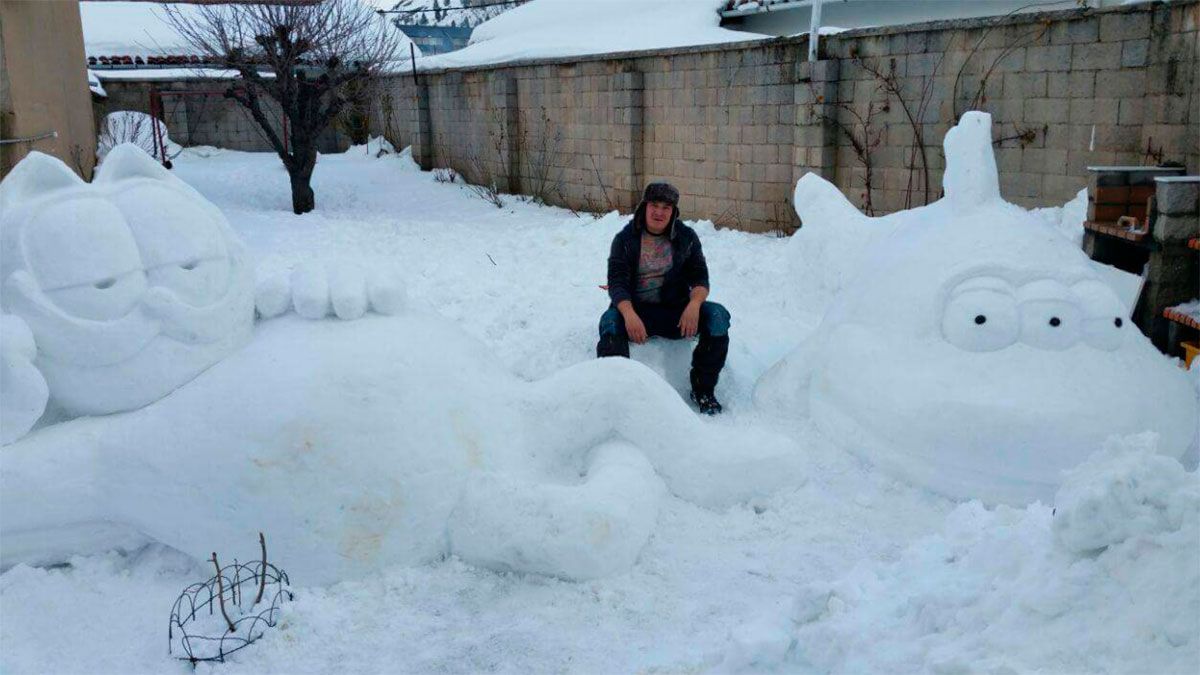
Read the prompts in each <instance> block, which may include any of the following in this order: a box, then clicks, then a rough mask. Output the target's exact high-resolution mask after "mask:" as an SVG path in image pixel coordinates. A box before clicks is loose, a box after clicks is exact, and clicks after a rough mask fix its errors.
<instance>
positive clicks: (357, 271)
mask: <svg viewBox="0 0 1200 675" xmlns="http://www.w3.org/2000/svg"><path fill="white" fill-rule="evenodd" d="M254 304H255V308H256V309H257V311H258V316H259V317H260V318H263V319H270V318H274V317H277V316H279V315H281V314H284V313H285V312H287V311H288V310H289V309H292V310H295V312H296V314H299V315H300V316H302V317H304V318H306V319H314V320H316V319H324V318H326V317H328V316H330V315H333V316H336V317H337V318H339V319H343V320H347V321H351V320H354V319H359V318H361V317H362V316H363V315H364V314H366V313H367V311H368V310H371V311H374V312H375V313H376V314H385V315H393V314H398V313H400V312H401V311H403V310H404V307H405V305H406V304H407V297H406V292H405V288H404V283H403V282H402V281H401V280H400V279H399V278H397V277H396V276H394V275H392V274H388V273H386V272H380V271H378V270H375V271H368V270H365V269H364V268H363V267H361V266H359V265H354V264H350V263H328V264H326V263H320V262H308V263H303V264H301V265H298V266H297V267H296V268H295V269H294V270H292V272H291V274H290V275H285V274H281V275H277V276H272V277H266V278H263V279H260V280H259V282H258V286H257V288H256V290H255V296H254Z"/></svg>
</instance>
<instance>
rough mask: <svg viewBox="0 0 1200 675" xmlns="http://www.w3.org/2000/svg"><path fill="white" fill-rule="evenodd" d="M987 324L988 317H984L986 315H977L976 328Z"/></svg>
mask: <svg viewBox="0 0 1200 675" xmlns="http://www.w3.org/2000/svg"><path fill="white" fill-rule="evenodd" d="M985 323H987V317H986V316H984V315H982V314H976V315H975V325H976V326H982V325H983V324H985Z"/></svg>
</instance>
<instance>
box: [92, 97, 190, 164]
mask: <svg viewBox="0 0 1200 675" xmlns="http://www.w3.org/2000/svg"><path fill="white" fill-rule="evenodd" d="M156 127H157V129H156ZM156 135H157V138H156V137H155V136H156ZM122 143H132V144H133V145H136V146H137V147H138V148H140V149H141V150H142V152H144V153H146V154H147V155H150V156H151V157H153V158H155V159H157V160H159V161H160V162H161V161H162V160H164V159H171V158H173V157H175V156H177V155H178V154H179V153H180V152H181V151H182V150H183V147H182V146H180V145H179V144H178V143H175V142H174V141H172V140H171V137H170V136H169V135H168V134H167V125H165V124H163V123H162V122H161V121H159V120H158V119H157V118H154V117H151V116H150V115H147V114H146V113H142V112H137V111H134V110H118V111H117V112H111V113H109V114H107V115H105V116H104V122H102V123H101V125H100V136H99V138H97V139H96V159H97V160H99V161H100V162H103V161H104V158H105V157H107V156H108V153H109V151H110V150H112V149H113V148H115V147H117V146H118V145H121V144H122ZM164 153H165V155H166V156H165V157H163V154H164Z"/></svg>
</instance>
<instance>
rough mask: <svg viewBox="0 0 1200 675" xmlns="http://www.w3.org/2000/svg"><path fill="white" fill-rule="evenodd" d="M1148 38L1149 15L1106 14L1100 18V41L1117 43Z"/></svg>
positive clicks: (1145, 13) (1146, 13) (1140, 13)
mask: <svg viewBox="0 0 1200 675" xmlns="http://www.w3.org/2000/svg"><path fill="white" fill-rule="evenodd" d="M1148 37H1150V13H1149V12H1137V13H1129V14H1116V13H1113V14H1106V15H1104V16H1102V17H1100V40H1101V41H1102V42H1119V41H1121V40H1137V39H1142V38H1148Z"/></svg>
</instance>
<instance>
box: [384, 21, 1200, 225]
mask: <svg viewBox="0 0 1200 675" xmlns="http://www.w3.org/2000/svg"><path fill="white" fill-rule="evenodd" d="M1198 30H1200V3H1198V2H1196V1H1194V0H1192V1H1184V2H1174V3H1168V4H1162V3H1145V4H1139V5H1128V6H1123V7H1115V8H1108V9H1102V10H1092V9H1078V10H1068V11H1057V12H1047V13H1040V14H1021V15H1016V16H1011V17H993V18H989V19H969V20H959V21H943V22H935V23H929V24H922V25H910V26H900V27H894V28H885V29H863V30H856V31H850V32H846V33H842V34H839V35H836V36H829V37H824V38H822V45H821V57H822V59H821V60H820V61H818V62H815V63H809V62H807V60H806V57H807V51H808V45H807V39H806V38H804V37H801V38H785V39H777V40H771V41H769V42H762V41H755V42H747V43H738V44H728V45H714V46H708V47H693V48H683V49H671V50H659V51H651V52H637V53H627V54H614V55H598V56H593V57H586V58H574V59H555V60H544V61H530V62H521V63H514V64H506V65H503V66H496V67H477V68H469V69H458V70H441V71H426V72H422V73H420V74H419V75H418V83H414V82H413V78H412V76H411V75H404V76H395V77H393V78H390V80H389V81H387V82H385V83H384V85H383V86H384V88H385V90H386V91H387V92H388V93H389V94H390V95H391V98H392V101H393V106H392V114H391V116H390V118H389V119H390V123H391V127H392V128H393V129H394V130H395V133H396V134H397V135H398V138H397V139H395V140H397V141H398V142H400V143H401V144H402V145H407V144H412V145H413V146H414V155H415V157H417V159H418V161H419V162H421V163H422V165H423V166H425V167H426V168H432V167H433V166H449V167H453V168H455V169H457V170H459V171H460V172H461V173H463V174H465V175H466V176H467V177H468V178H470V179H471V180H473V181H475V182H491V181H495V182H496V183H497V185H498V186H500V187H501V189H502V190H503V189H504V187H503V186H505V185H508V186H509V187H510V188H511V189H512V190H513V191H518V192H523V193H526V194H530V193H532V192H542V193H544V194H541V195H539V196H542V197H543V198H545V199H546V200H547V201H549V202H551V203H556V204H561V205H565V206H569V207H571V208H577V209H588V210H606V209H608V208H610V207H613V206H615V207H619V208H622V209H628V208H630V207H631V206H632V204H633V203H635V202H636V198H637V194H638V192H639V190H640V188H641V186H642V185H644V184H645V183H646V182H648V181H650V180H654V179H665V180H669V181H671V182H673V183H675V184H676V185H678V186H679V188H680V191H681V193H682V195H683V200H682V204H681V207H682V209H683V211H684V212H685V214H686V215H687V216H688V217H692V218H708V219H712V220H713V221H715V222H716V223H717V224H719V225H724V226H730V227H736V228H739V229H743V230H748V231H767V230H790V229H791V228H792V227H794V226H795V225H796V224H797V223H796V221H795V216H794V214H793V213H792V209H791V205H790V196H791V189H792V186H793V185H794V184H795V181H796V180H797V179H798V178H799V177H800V176H801V175H803V174H804V173H805V172H808V171H814V172H817V173H820V174H821V175H824V176H825V177H827V178H829V179H830V180H832V181H834V182H835V183H836V184H837V185H838V186H839V187H841V188H842V189H843V191H844V192H845V193H846V194H847V196H849V197H850V198H851V200H852V201H854V202H855V203H857V204H859V205H860V206H861V205H863V203H864V202H865V193H866V185H865V183H866V175H867V170H866V167H865V166H864V165H863V161H862V158H861V157H860V153H857V152H855V151H854V149H853V146H852V143H851V142H850V140H849V138H848V136H847V134H846V130H847V129H850V130H851V131H853V128H854V126H855V124H856V123H857V120H856V118H855V116H854V115H855V113H858V114H860V115H861V114H864V113H865V111H866V109H867V106H868V105H869V104H870V103H871V102H872V101H874V102H875V103H876V107H877V110H876V114H875V116H874V117H873V118H872V126H871V134H870V138H871V139H872V140H873V141H874V145H873V147H872V149H871V152H870V162H871V188H872V189H871V197H872V204H873V207H874V210H875V211H876V213H886V212H890V211H893V210H896V209H900V208H905V207H907V206H913V205H918V204H923V203H925V200H926V199H927V198H931V199H936V198H937V197H938V195H939V194H940V191H941V174H942V171H943V169H944V158H943V157H942V150H941V143H942V139H943V137H944V135H945V132H946V130H947V129H949V127H950V126H951V125H952V124H953V122H954V120H955V118H956V115H957V114H961V112H963V111H965V110H967V109H969V108H970V107H971V106H972V105H974V107H977V108H980V109H983V110H986V111H988V112H990V113H992V115H993V119H994V121H995V123H996V130H995V133H996V136H997V138H998V139H1006V140H1002V141H999V142H998V143H997V144H996V158H997V162H998V164H999V168H1000V176H1001V189H1002V192H1003V194H1004V196H1005V197H1006V198H1007V199H1009V200H1011V201H1013V202H1016V203H1019V204H1023V205H1027V206H1044V205H1051V204H1061V203H1063V202H1065V201H1067V200H1069V199H1071V198H1072V197H1074V195H1075V194H1076V193H1077V192H1078V191H1079V190H1080V189H1082V188H1083V187H1085V185H1086V180H1087V179H1086V175H1087V174H1086V167H1087V166H1089V165H1096V164H1143V163H1146V164H1154V163H1162V162H1176V163H1179V164H1183V165H1185V166H1187V167H1188V169H1189V171H1191V172H1193V173H1194V172H1196V171H1197V170H1198V169H1200V138H1198V136H1197V128H1198V126H1200V96H1198V95H1197V94H1196V90H1197V89H1200V61H1198V57H1197V40H1198V36H1200V33H1198ZM872 71H874V73H873V72H872ZM889 87H890V89H891V91H889ZM514 88H515V96H514V95H513V90H514ZM897 92H898V94H899V95H897ZM901 99H903V101H904V102H905V104H906V105H907V107H908V110H907V111H906V110H905V106H903V105H900V103H899V102H900V100H901ZM884 103H886V105H884ZM426 105H427V106H428V113H426V112H424V111H425V108H424V107H423V106H426ZM383 117H384V116H382V115H380V116H377V121H376V125H377V127H378V128H377V131H378V130H380V129H381V128H382V122H381V121H380V120H382V119H383ZM917 129H919V131H920V135H921V136H922V138H923V140H924V148H923V149H924V157H925V159H926V163H927V164H928V167H929V171H928V173H929V178H928V184H929V188H928V190H926V186H925V170H924V168H923V164H922V162H921V160H920V156H921V155H920V153H918V152H915V147H914V140H913V139H914V138H915V137H916V135H917V133H916V130H917ZM860 136H861V134H860ZM556 138H557V139H559V140H558V142H551V141H553V140H554V139H556ZM498 140H500V141H502V142H499V143H498V142H497V141H498ZM498 147H503V148H506V149H507V150H505V151H504V152H500V151H498V150H497V149H496V148H498ZM482 149H490V150H489V152H487V153H484V152H482ZM489 154H490V155H495V157H488V156H487V155H489ZM480 157H482V159H480ZM543 158H544V159H543ZM485 169H486V172H487V173H489V175H486V176H485V175H483V173H484V172H485V171H484V170H485ZM548 169H549V170H548ZM513 173H517V174H518V177H517V179H516V180H510V176H511V174H513ZM473 174H479V175H473ZM547 176H549V177H550V179H549V182H550V183H552V184H553V185H554V188H555V189H553V190H545V189H542V188H544V187H545V185H546V183H547Z"/></svg>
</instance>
